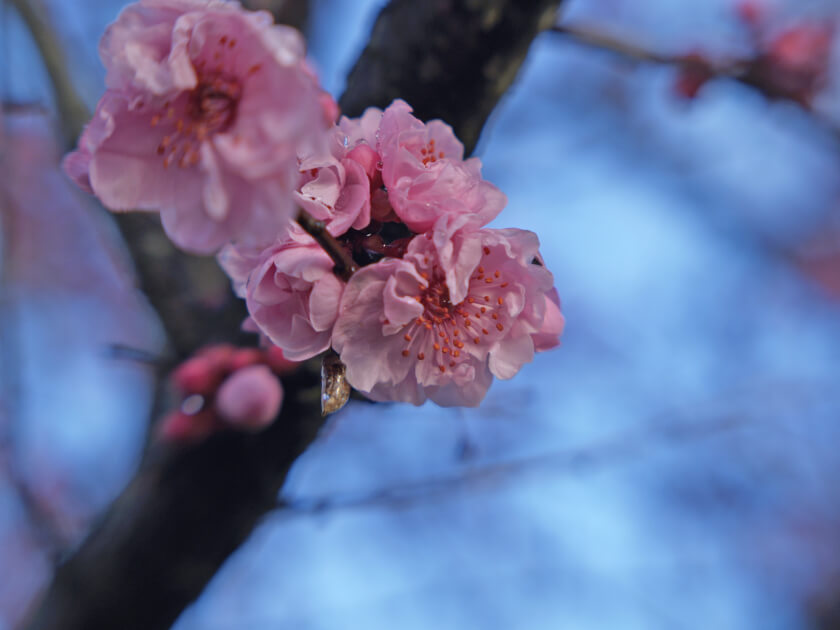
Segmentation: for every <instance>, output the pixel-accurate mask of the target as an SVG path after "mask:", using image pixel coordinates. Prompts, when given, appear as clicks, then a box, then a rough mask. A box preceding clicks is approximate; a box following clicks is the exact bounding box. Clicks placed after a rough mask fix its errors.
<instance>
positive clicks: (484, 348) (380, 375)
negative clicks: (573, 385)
mask: <svg viewBox="0 0 840 630" xmlns="http://www.w3.org/2000/svg"><path fill="white" fill-rule="evenodd" d="M436 232H438V233H433V232H428V233H426V234H423V235H419V236H416V237H415V238H414V239H413V240H412V241H411V243H410V244H409V246H408V250H407V252H406V254H405V256H404V257H403V258H402V259H397V258H388V259H385V260H382V261H380V262H378V263H376V264H373V265H369V266H367V267H364V268H362V269H361V270H359V271H357V272H356V273H355V274H354V275H353V276H352V277H351V278H350V280H349V281H348V283H347V287H346V288H345V291H344V295H343V297H342V300H341V307H340V312H339V316H338V320H337V321H336V323H335V328H334V330H333V347H334V348H335V349H336V350H337V351H338V352H339V353H340V355H341V360H342V361H343V362H344V363H345V364H346V366H347V378H348V380H349V382H350V383H351V384H352V385H353V387H355V388H356V389H358V390H360V391H362V392H364V393H366V394H367V395H368V396H370V397H371V398H373V399H374V400H397V401H403V402H411V403H413V404H415V405H419V404H421V403H423V402H424V401H425V400H426V399H427V398H428V399H431V400H433V401H434V402H436V403H438V404H440V405H444V406H454V405H465V406H477V405H478V404H479V403H480V402H481V400H482V398H483V397H484V395H485V394H486V392H487V389H488V387H489V386H490V383H491V382H492V379H493V376H496V377H497V378H503V379H507V378H511V377H512V376H514V374H516V373H517V372H518V371H519V369H520V368H521V367H522V365H523V364H525V363H527V362H529V361H531V360H532V358H533V355H534V352H535V350H537V351H538V350H543V349H547V348H548V347H551V345H552V342H553V341H554V342H556V341H557V337H558V335H559V334H560V332H561V331H562V315H561V314H560V312H559V304H558V303H556V302H554V301H553V300H554V297H553V296H554V293H553V292H552V291H553V289H552V283H553V278H552V275H551V273H550V272H549V271H548V270H547V269H546V268H545V266H544V265H542V264H541V263H540V259H539V258H538V248H539V241H538V239H537V237H536V235H535V234H533V233H532V232H527V231H523V230H513V229H508V230H491V229H484V230H478V231H456V232H455V233H454V234H452V235H451V236H448V237H447V233H446V232H445V231H440V230H439V231H436ZM446 238H449V241H451V242H445V241H446ZM441 252H443V254H441ZM549 304H552V305H554V306H557V309H556V311H554V310H551V309H550V308H549V306H548V305H549ZM547 318H548V319H547ZM558 318H559V319H558Z"/></svg>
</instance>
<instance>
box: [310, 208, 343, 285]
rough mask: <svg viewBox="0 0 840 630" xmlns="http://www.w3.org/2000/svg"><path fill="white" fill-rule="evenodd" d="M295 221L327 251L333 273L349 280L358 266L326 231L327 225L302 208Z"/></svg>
mask: <svg viewBox="0 0 840 630" xmlns="http://www.w3.org/2000/svg"><path fill="white" fill-rule="evenodd" d="M297 222H298V225H300V227H302V228H303V229H304V231H306V233H307V234H309V236H311V237H312V238H314V239H315V241H316V242H317V243H318V245H320V246H321V248H322V249H323V250H324V251H325V252H327V254H328V255H329V257H330V258H332V260H333V262H334V263H335V268H334V269H333V271H334V272H335V275H337V276H338V277H339V278H341V279H342V280H344V281H347V280H349V279H350V276H351V275H353V272H354V271H356V269H357V268H358V267H357V265H356V263H355V262H353V258H352V257H351V256H350V254H348V253H347V250H346V249H345V248H344V247H343V246H342V244H341V243H339V242H338V241H337V240H336V239H335V237H334V236H333V235H332V234H330V233H329V232H328V231H327V226H326V225H325V224H324V222H323V221H318V220H317V219H314V218H313V217H312V215H311V214H309V213H308V212H306V210H302V209H301V210H299V211H298V215H297Z"/></svg>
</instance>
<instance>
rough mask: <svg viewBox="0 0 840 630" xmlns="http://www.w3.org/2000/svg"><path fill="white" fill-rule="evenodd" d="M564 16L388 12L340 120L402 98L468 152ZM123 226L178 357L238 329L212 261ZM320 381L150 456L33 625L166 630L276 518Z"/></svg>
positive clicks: (496, 5) (40, 629)
mask: <svg viewBox="0 0 840 630" xmlns="http://www.w3.org/2000/svg"><path fill="white" fill-rule="evenodd" d="M19 1H24V0H19ZM558 4H559V0H531V1H524V0H488V1H486V2H483V3H476V2H475V0H430V1H429V2H422V3H418V2H415V1H414V0H393V2H392V3H391V4H389V5H388V6H387V7H386V8H385V9H384V10H383V11H382V13H381V14H380V15H379V17H378V19H377V22H376V25H375V26H374V29H373V36H372V39H371V43H370V45H369V46H368V47H367V48H366V49H365V51H364V53H363V54H362V56H361V58H360V59H359V61H358V62H357V64H356V66H355V68H354V70H353V73H352V75H351V77H350V79H349V81H348V90H347V93H346V94H345V96H344V97H343V98H342V100H341V105H342V108H343V110H344V111H345V112H346V113H347V114H348V115H351V116H352V115H356V114H358V113H360V112H361V111H362V110H363V109H364V108H365V107H366V106H368V105H380V106H384V105H387V104H388V103H390V101H391V100H392V99H393V98H397V97H401V98H405V99H406V100H408V101H409V102H410V103H411V104H412V105H414V107H415V109H416V112H417V115H418V116H420V117H421V118H426V119H428V118H434V117H441V118H443V119H445V120H446V121H447V122H448V123H450V124H452V126H453V127H454V128H455V131H456V133H457V134H458V135H459V136H460V137H461V138H462V139H463V140H464V142H465V144H466V146H467V147H468V151H470V150H472V148H473V147H474V145H475V142H476V141H477V139H478V135H479V133H480V131H481V128H482V126H483V125H484V122H485V120H486V118H487V117H488V116H489V114H490V112H491V111H492V109H493V107H494V106H495V105H496V103H497V101H498V100H499V98H500V97H501V96H502V94H503V93H504V91H505V90H506V89H507V88H508V87H509V86H510V84H511V83H512V81H513V80H514V77H515V75H516V72H517V71H518V69H519V68H520V66H521V64H522V61H523V60H524V58H525V56H526V54H527V51H528V47H529V45H530V43H531V40H532V39H533V37H534V36H535V35H536V34H537V32H538V31H539V29H540V28H541V27H544V26H549V25H550V24H551V23H553V21H554V13H555V10H556V8H557V5H558ZM430 33H431V34H432V35H431V36H430V35H429V34H430ZM118 222H119V225H120V228H121V230H122V232H123V235H124V237H125V239H126V241H127V243H128V246H129V249H130V250H131V253H132V255H133V256H134V258H135V261H136V263H137V268H138V271H139V273H140V277H141V286H142V287H143V289H144V290H146V291H147V292H148V295H149V298H150V300H151V302H152V304H153V305H154V306H155V308H157V309H158V312H159V314H160V316H161V319H162V320H163V322H164V326H165V328H166V330H167V332H168V333H169V335H170V340H171V341H172V342H173V344H175V347H176V349H177V354H178V355H179V356H184V355H185V354H188V353H189V352H190V351H191V349H194V348H195V347H196V345H197V344H201V343H206V342H207V341H208V340H209V339H224V338H226V337H229V336H230V335H232V334H234V332H235V331H236V330H238V325H239V315H237V314H241V313H242V306H241V301H240V300H238V299H236V298H235V297H234V296H233V294H232V293H231V292H230V290H229V289H227V290H226V292H225V297H224V298H222V299H221V301H220V302H218V303H211V305H210V306H209V307H208V304H207V300H206V294H205V293H203V292H201V291H199V290H198V289H199V287H202V286H205V285H211V286H212V285H214V283H215V282H216V281H215V280H213V278H218V277H220V276H219V274H221V272H220V271H219V270H218V268H217V267H215V262H211V261H210V260H209V259H203V260H204V261H205V263H199V264H200V265H201V266H200V268H198V269H196V270H195V273H196V275H197V276H198V277H199V278H200V281H198V282H196V281H195V279H194V277H193V276H192V275H191V274H192V273H193V271H191V269H192V267H191V265H192V264H194V263H193V262H191V260H193V261H194V260H199V261H200V260H202V259H193V257H188V256H186V255H185V254H182V253H180V252H178V251H177V250H174V248H173V247H172V245H171V244H170V243H169V241H168V240H167V239H166V238H165V236H164V235H163V234H162V232H161V231H160V228H159V225H158V223H157V221H155V220H153V219H152V218H150V216H149V215H128V214H127V215H120V216H119V217H118ZM305 222H306V220H305V219H304V223H305ZM173 276H174V278H173ZM224 284H225V286H227V280H226V279H225V280H224ZM173 285H174V286H173ZM196 330H198V331H199V332H196ZM319 382H320V381H319V375H318V372H317V369H315V368H313V367H312V366H307V367H306V368H304V369H303V370H301V371H300V372H299V373H296V374H295V375H293V376H292V377H290V378H288V379H285V380H284V386H285V389H286V399H285V402H284V406H283V411H282V412H281V415H280V417H279V418H278V419H277V421H276V422H275V423H274V424H273V425H272V426H271V427H270V428H269V429H267V430H266V431H265V432H263V433H261V434H259V435H242V434H234V433H229V432H227V433H222V434H218V435H215V436H213V437H211V438H209V439H207V440H205V441H203V442H201V443H199V444H195V445H193V446H188V447H181V448H172V447H165V446H163V445H160V444H152V445H151V446H150V448H149V450H148V452H147V453H146V455H145V457H144V459H143V462H142V464H141V468H140V470H139V472H138V473H137V475H136V477H135V479H134V480H133V481H132V483H131V484H130V485H129V487H128V488H126V490H125V491H124V492H123V493H122V495H121V496H120V497H119V498H118V499H117V501H116V502H115V503H114V504H113V506H112V507H111V508H110V509H109V511H108V513H107V514H106V515H105V517H104V519H103V520H102V522H101V523H100V524H99V525H98V526H97V527H96V528H95V529H94V530H93V531H92V532H91V534H90V535H89V537H88V538H87V540H86V541H85V543H84V544H83V545H82V546H81V547H80V548H79V549H78V551H77V552H76V553H75V554H73V556H72V557H71V558H70V559H69V560H68V561H67V562H66V564H64V565H63V566H62V567H60V569H59V570H58V572H57V574H56V576H55V579H54V580H53V583H52V585H51V586H50V588H49V591H48V592H47V593H46V595H45V597H44V599H43V602H42V603H41V606H40V607H39V609H38V611H37V612H36V614H35V616H34V617H33V619H32V620H31V623H30V625H29V626H28V627H29V628H31V629H32V630H54V629H55V630H57V629H59V628H60V629H62V630H76V629H78V630H88V629H89V628H99V627H108V628H121V629H125V630H131V629H134V628H137V629H138V630H139V629H141V628H142V630H155V629H159V628H160V629H162V628H168V627H169V626H170V625H171V623H172V622H173V621H174V619H175V618H176V617H177V616H178V614H179V613H180V611H181V610H183V608H184V607H185V606H187V605H188V604H189V603H190V602H191V601H192V600H193V599H195V598H196V597H197V596H198V595H199V593H200V592H201V590H202V589H203V588H204V586H205V584H207V582H208V581H209V580H210V579H211V578H212V577H213V575H214V574H215V573H216V571H217V570H218V568H219V567H220V566H221V564H222V563H223V562H224V560H225V559H226V558H227V556H228V555H229V554H231V553H232V552H233V551H234V550H235V549H236V548H237V547H238V546H239V545H240V544H241V543H242V542H243V541H244V540H245V539H246V538H247V537H248V535H249V534H250V532H251V531H252V529H253V528H254V526H255V525H256V524H257V522H258V521H259V519H260V518H261V517H262V516H263V515H264V514H265V513H266V512H268V511H269V510H272V509H273V508H275V507H276V501H277V494H278V492H279V490H280V489H281V488H282V486H283V483H284V481H285V478H286V474H287V472H288V470H289V468H290V467H291V465H292V464H293V463H294V461H295V460H296V458H297V457H298V456H299V455H300V454H301V453H302V452H303V451H304V450H305V449H306V447H307V446H308V445H309V444H310V443H311V442H312V441H313V440H314V439H315V437H316V435H317V431H318V429H319V428H320V427H321V426H322V422H323V420H322V418H321V414H320V389H319Z"/></svg>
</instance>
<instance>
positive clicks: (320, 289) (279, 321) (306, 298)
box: [219, 227, 344, 361]
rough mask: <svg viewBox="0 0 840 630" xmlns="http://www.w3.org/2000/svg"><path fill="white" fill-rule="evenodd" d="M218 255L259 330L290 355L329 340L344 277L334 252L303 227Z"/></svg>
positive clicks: (299, 355) (301, 355) (303, 355)
mask: <svg viewBox="0 0 840 630" xmlns="http://www.w3.org/2000/svg"><path fill="white" fill-rule="evenodd" d="M219 260H220V262H221V264H222V266H223V267H224V269H225V271H226V272H227V273H228V275H229V276H230V277H231V278H232V280H233V286H234V290H235V291H236V292H237V293H238V294H239V295H240V296H244V297H245V299H246V303H247V305H248V312H249V313H250V316H251V320H252V322H253V323H254V324H256V327H257V328H258V330H259V331H260V332H261V333H263V334H264V335H266V336H267V337H268V338H269V339H270V340H271V342H272V343H274V344H275V345H277V346H279V347H280V348H281V349H282V350H283V355H284V356H285V357H286V359H289V360H291V361H302V360H304V359H308V358H310V357H313V356H315V355H316V354H318V353H319V352H323V351H324V350H326V349H327V348H329V346H330V338H331V335H332V327H333V323H334V322H335V319H336V317H337V315H338V305H339V302H340V300H341V293H342V290H343V288H344V283H343V282H341V281H340V280H339V279H338V278H337V277H336V276H335V274H333V266H334V263H333V262H332V260H331V259H330V257H329V256H328V255H327V254H326V253H325V252H324V251H323V250H322V249H321V248H320V247H319V246H318V245H317V244H316V243H315V241H314V240H313V239H312V238H311V237H310V236H308V235H307V234H305V233H304V232H303V231H302V230H300V228H296V227H295V228H293V229H292V230H291V231H290V234H289V235H288V236H287V237H286V238H284V239H282V240H280V241H278V242H277V243H276V244H275V245H273V246H271V247H269V248H267V249H265V250H263V251H262V252H253V251H251V252H249V251H243V250H242V249H241V248H240V249H238V248H235V247H233V246H229V247H227V248H225V249H224V250H223V251H222V252H221V254H220V256H219Z"/></svg>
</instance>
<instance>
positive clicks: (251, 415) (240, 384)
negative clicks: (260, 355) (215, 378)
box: [216, 365, 283, 430]
mask: <svg viewBox="0 0 840 630" xmlns="http://www.w3.org/2000/svg"><path fill="white" fill-rule="evenodd" d="M282 402H283V386H282V385H281V384H280V380H279V379H278V378H277V377H276V376H275V375H274V374H273V373H272V372H271V370H270V369H269V368H268V366H265V365H249V366H247V367H243V368H241V369H239V370H236V371H235V372H234V373H233V374H231V375H230V376H229V377H228V378H227V380H225V382H224V383H222V386H221V387H220V388H219V392H218V394H217V395H216V410H217V411H218V413H219V416H220V417H221V418H222V420H224V421H225V422H226V423H227V424H229V425H232V426H235V427H237V428H242V429H253V430H258V429H262V428H264V427H266V426H267V425H269V424H270V423H271V422H272V420H274V418H275V417H276V416H277V414H278V413H279V412H280V406H281V404H282Z"/></svg>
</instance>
